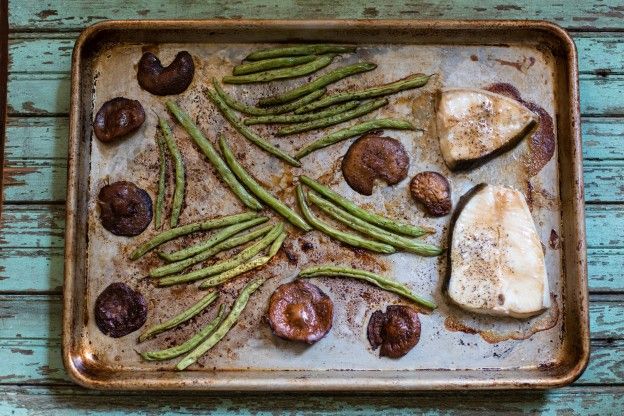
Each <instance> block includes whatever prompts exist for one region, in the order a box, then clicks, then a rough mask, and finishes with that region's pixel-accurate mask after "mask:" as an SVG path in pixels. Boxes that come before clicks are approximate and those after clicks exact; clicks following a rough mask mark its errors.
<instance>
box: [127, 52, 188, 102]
mask: <svg viewBox="0 0 624 416" xmlns="http://www.w3.org/2000/svg"><path fill="white" fill-rule="evenodd" d="M193 75H195V64H194V63H193V57H192V56H191V54H190V53H188V52H187V51H181V52H178V54H177V55H176V56H175V59H174V60H173V62H171V64H169V66H167V67H163V66H162V64H161V63H160V59H158V57H157V56H156V55H154V54H153V53H151V52H145V53H144V54H143V56H142V57H141V60H140V61H139V69H138V71H137V80H138V81H139V85H140V86H141V88H143V89H144V90H146V91H148V92H151V93H152V94H155V95H173V94H180V93H181V92H184V90H186V89H187V88H188V86H189V85H190V84H191V81H193Z"/></svg>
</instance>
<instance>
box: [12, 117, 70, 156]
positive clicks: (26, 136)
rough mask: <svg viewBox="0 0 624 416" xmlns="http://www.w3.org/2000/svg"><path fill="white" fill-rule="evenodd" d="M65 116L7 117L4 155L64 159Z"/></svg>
mask: <svg viewBox="0 0 624 416" xmlns="http://www.w3.org/2000/svg"><path fill="white" fill-rule="evenodd" d="M68 125H69V120H68V119H67V117H25V118H20V117H17V118H16V117H11V118H9V119H8V120H7V128H6V142H5V147H4V157H5V158H6V159H29V160H30V159H67V139H68V136H69V130H68Z"/></svg>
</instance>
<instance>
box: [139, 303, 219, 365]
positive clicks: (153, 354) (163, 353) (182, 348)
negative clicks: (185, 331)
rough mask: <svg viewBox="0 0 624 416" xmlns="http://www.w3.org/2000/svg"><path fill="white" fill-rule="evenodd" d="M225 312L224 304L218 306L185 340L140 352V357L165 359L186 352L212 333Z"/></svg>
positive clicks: (151, 359) (155, 359) (156, 359)
mask: <svg viewBox="0 0 624 416" xmlns="http://www.w3.org/2000/svg"><path fill="white" fill-rule="evenodd" d="M224 313H225V305H223V304H221V306H219V312H218V313H217V316H216V317H215V318H214V319H213V320H212V321H210V322H209V323H208V324H207V325H206V326H204V327H203V328H202V329H201V330H200V331H199V332H198V333H196V334H195V335H193V336H192V337H191V338H189V339H188V340H187V341H186V342H184V343H183V344H180V345H176V346H175V347H171V348H167V349H164V350H160V351H149V352H142V353H140V354H141V357H143V359H144V360H147V361H165V360H171V359H172V358H175V357H179V356H180V355H182V354H186V353H188V352H189V351H191V350H193V349H194V348H196V347H197V346H198V345H199V344H200V343H201V342H202V341H203V340H205V339H206V337H208V336H209V335H210V334H212V333H213V332H214V331H215V329H216V328H217V326H218V325H220V324H221V323H222V322H223V315H224Z"/></svg>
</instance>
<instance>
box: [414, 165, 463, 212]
mask: <svg viewBox="0 0 624 416" xmlns="http://www.w3.org/2000/svg"><path fill="white" fill-rule="evenodd" d="M409 189H410V193H411V194H412V196H413V197H414V199H415V200H416V201H418V202H420V203H422V204H423V206H424V207H425V209H426V210H427V212H428V213H429V214H430V215H433V216H436V217H441V216H443V215H447V214H448V213H449V212H451V208H452V206H453V203H452V202H451V185H449V182H448V180H447V179H446V178H445V177H444V176H442V175H441V174H439V173H438V172H431V171H427V172H420V173H418V174H417V175H416V176H414V177H413V178H412V181H411V182H410V188H409Z"/></svg>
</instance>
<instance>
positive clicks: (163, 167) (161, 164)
mask: <svg viewBox="0 0 624 416" xmlns="http://www.w3.org/2000/svg"><path fill="white" fill-rule="evenodd" d="M156 144H157V145H158V195H157V196H156V213H155V214H154V227H155V228H156V229H158V228H160V226H161V225H162V214H163V208H164V205H165V184H166V182H167V158H166V149H165V147H166V145H165V138H164V137H162V136H161V135H159V134H156Z"/></svg>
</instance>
